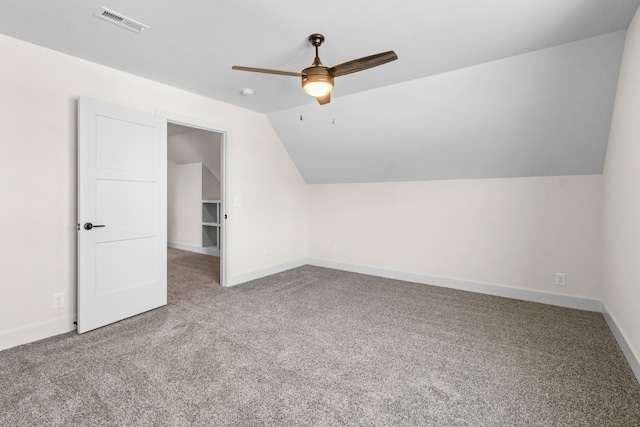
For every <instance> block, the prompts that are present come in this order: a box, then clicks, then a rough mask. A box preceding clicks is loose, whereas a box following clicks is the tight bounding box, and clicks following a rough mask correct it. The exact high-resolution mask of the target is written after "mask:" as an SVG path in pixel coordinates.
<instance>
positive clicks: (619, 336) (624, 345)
mask: <svg viewBox="0 0 640 427" xmlns="http://www.w3.org/2000/svg"><path fill="white" fill-rule="evenodd" d="M602 316H604V320H605V321H606V322H607V325H608V326H609V329H610V330H611V333H612V334H613V336H614V337H615V339H616V341H617V342H618V345H619V346H620V349H621V350H622V353H624V356H625V357H626V358H627V362H629V366H631V370H632V371H633V373H634V374H635V376H636V378H637V379H638V382H640V354H638V352H637V351H636V350H635V349H634V348H633V347H632V346H631V345H629V340H628V339H627V337H626V335H625V333H624V332H623V331H622V329H620V328H619V327H618V322H617V321H616V319H615V318H614V317H613V316H612V315H611V312H610V311H609V307H607V304H606V303H605V302H604V301H603V302H602Z"/></svg>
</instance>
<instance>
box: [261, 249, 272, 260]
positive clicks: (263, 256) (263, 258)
mask: <svg viewBox="0 0 640 427" xmlns="http://www.w3.org/2000/svg"><path fill="white" fill-rule="evenodd" d="M269 258H271V252H269V251H264V253H263V254H262V260H263V261H269Z"/></svg>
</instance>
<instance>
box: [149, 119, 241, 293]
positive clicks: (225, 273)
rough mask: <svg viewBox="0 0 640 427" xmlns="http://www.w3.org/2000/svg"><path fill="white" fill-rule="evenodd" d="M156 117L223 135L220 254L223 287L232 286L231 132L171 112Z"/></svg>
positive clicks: (225, 128)
mask: <svg viewBox="0 0 640 427" xmlns="http://www.w3.org/2000/svg"><path fill="white" fill-rule="evenodd" d="M156 116H159V117H162V118H164V119H165V120H166V121H167V122H171V123H175V124H179V125H182V126H187V127H192V128H198V129H202V130H207V131H211V132H216V133H220V134H222V153H221V158H222V165H221V168H220V175H221V178H222V180H221V181H222V188H221V194H220V200H221V201H222V211H221V212H220V215H221V217H222V218H220V220H221V224H222V226H221V227H220V241H221V242H223V243H222V247H221V249H220V251H219V253H218V256H220V284H221V285H222V286H231V284H230V283H229V278H228V277H229V266H230V265H231V262H230V261H229V254H230V253H231V251H230V250H229V246H230V244H232V243H233V242H232V241H231V237H229V234H230V233H229V224H228V221H227V212H228V209H229V203H228V200H229V199H230V196H229V194H230V193H229V189H230V188H232V187H231V176H232V173H231V164H232V156H231V153H232V149H231V131H230V129H229V128H228V127H227V126H224V125H220V124H218V123H214V122H210V121H208V120H204V119H199V118H194V117H189V116H185V115H182V114H178V113H173V112H170V111H163V110H158V109H156Z"/></svg>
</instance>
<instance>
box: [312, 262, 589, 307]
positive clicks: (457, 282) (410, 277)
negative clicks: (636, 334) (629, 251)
mask: <svg viewBox="0 0 640 427" xmlns="http://www.w3.org/2000/svg"><path fill="white" fill-rule="evenodd" d="M308 264H310V265H316V266H318V267H327V268H333V269H336V270H343V271H350V272H353V273H361V274H369V275H371V276H379V277H386V278H389V279H397V280H404V281H407V282H414V283H422V284H426V285H434V286H442V287H444V288H452V289H459V290H463V291H470V292H478V293H481V294H488V295H495V296H500V297H506V298H514V299H519V300H524V301H531V302H539V303H543V304H550V305H557V306H561V307H568V308H577V309H580V310H587V311H596V312H600V311H601V309H602V301H600V300H599V299H592V298H584V297H578V296H573V295H560V294H554V293H551V292H543V291H535V290H532V289H524V288H512V287H509V286H502V285H495V284H491V283H482V282H472V281H469V280H461V279H452V278H449V277H440V276H431V275H428V274H421V273H411V272H408V271H400V270H391V269H386V268H379V267H370V266H366V265H358V264H350V263H344V262H338V261H334V260H328V259H321V258H310V259H309V260H308Z"/></svg>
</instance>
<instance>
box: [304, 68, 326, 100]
mask: <svg viewBox="0 0 640 427" xmlns="http://www.w3.org/2000/svg"><path fill="white" fill-rule="evenodd" d="M302 88H303V89H304V91H305V92H306V93H308V94H309V95H311V96H313V97H316V98H317V97H319V96H325V95H327V94H329V92H331V89H333V76H332V75H331V74H330V73H329V71H328V70H326V69H318V67H314V68H312V69H309V68H307V69H306V70H304V71H303V72H302Z"/></svg>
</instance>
